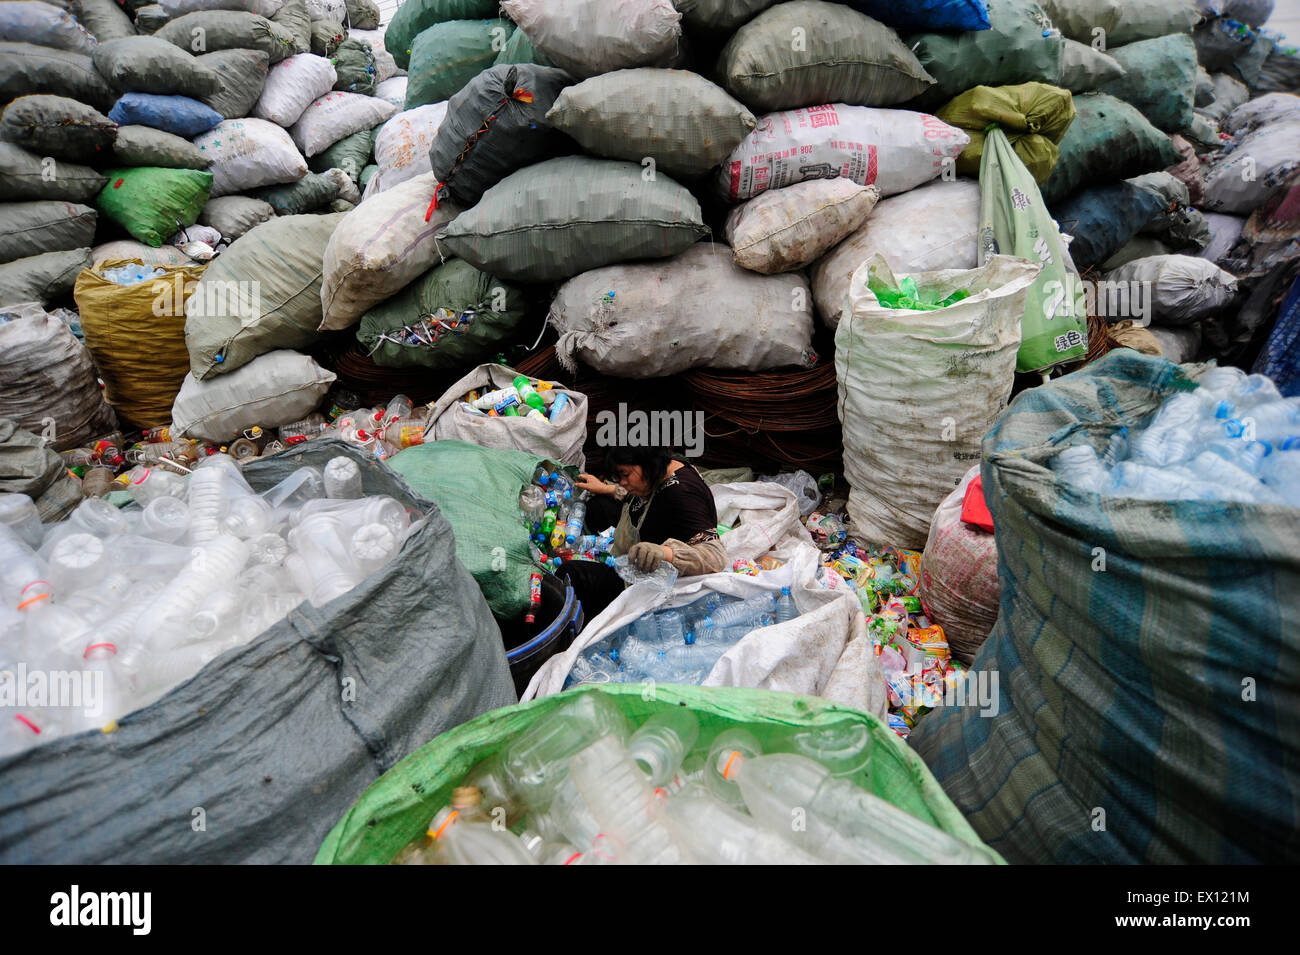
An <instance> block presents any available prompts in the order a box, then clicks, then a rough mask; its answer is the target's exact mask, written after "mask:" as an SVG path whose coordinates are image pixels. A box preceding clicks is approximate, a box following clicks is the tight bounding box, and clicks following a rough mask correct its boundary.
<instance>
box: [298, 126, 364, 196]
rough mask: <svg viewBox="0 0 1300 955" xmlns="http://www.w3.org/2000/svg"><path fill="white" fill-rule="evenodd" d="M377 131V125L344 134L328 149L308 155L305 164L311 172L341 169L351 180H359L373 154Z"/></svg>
mask: <svg viewBox="0 0 1300 955" xmlns="http://www.w3.org/2000/svg"><path fill="white" fill-rule="evenodd" d="M377 131H378V127H372V128H371V129H362V130H359V131H358V132H355V133H353V134H352V135H351V136H344V137H343V138H342V139H340V140H339V141H338V142H337V143H335V144H334V145H333V146H331V147H329V149H326V150H325V151H324V152H320V153H317V154H316V155H315V156H312V157H310V158H309V159H308V160H307V165H308V166H309V167H310V168H311V171H312V172H324V171H325V170H327V169H342V170H343V171H344V172H345V173H347V174H348V177H349V178H350V179H351V180H352V181H353V182H360V180H361V172H362V170H364V169H365V168H366V166H367V165H369V164H370V157H371V156H372V155H373V154H374V151H375V133H376V132H377ZM363 185H364V184H363Z"/></svg>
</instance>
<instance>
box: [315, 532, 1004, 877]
mask: <svg viewBox="0 0 1300 955" xmlns="http://www.w3.org/2000/svg"><path fill="white" fill-rule="evenodd" d="M457 555H458V556H460V549H459V548H457ZM585 693H603V694H605V696H606V697H608V699H609V700H610V701H611V702H612V703H613V704H614V705H615V706H616V707H617V708H618V709H619V710H620V711H621V712H622V713H623V715H624V716H626V717H628V719H629V720H631V721H632V722H633V723H634V724H640V723H643V722H644V721H645V720H647V719H649V718H650V717H651V716H654V715H655V714H657V713H662V712H664V711H666V710H668V709H669V708H671V707H675V706H686V707H688V708H689V709H690V710H691V712H693V713H694V714H695V715H696V717H697V718H698V719H699V721H700V742H699V743H697V749H698V747H699V746H701V745H707V744H708V743H709V742H711V741H712V740H713V738H714V737H715V736H716V735H717V734H718V733H720V732H722V731H723V730H727V729H737V728H739V729H745V730H748V731H749V732H750V733H753V734H754V735H755V736H756V737H757V738H758V740H759V742H760V743H761V744H764V745H771V744H774V743H777V741H778V740H780V739H781V738H782V737H786V736H788V735H789V733H790V732H791V731H793V730H799V729H810V728H820V727H832V726H852V727H857V726H862V727H865V728H866V729H867V731H868V732H869V733H870V734H871V741H872V747H871V761H870V763H869V766H868V769H867V770H866V771H865V772H862V773H859V774H856V775H854V776H853V777H850V778H851V779H852V780H853V782H855V783H857V784H858V785H860V786H863V788H865V789H868V790H870V791H873V792H874V793H875V794H876V795H877V796H880V797H881V798H882V799H884V800H886V801H888V802H890V803H893V804H894V805H895V806H897V807H899V808H900V809H903V810H906V811H907V812H909V813H911V814H912V815H913V816H915V817H916V818H918V819H920V820H921V821H923V822H926V823H928V824H930V825H932V826H935V827H937V828H939V829H941V830H943V831H944V832H946V833H948V834H949V835H951V836H953V837H954V838H956V839H958V840H960V841H962V842H965V843H967V844H969V845H976V846H980V845H983V844H982V843H981V842H980V840H979V837H978V836H976V835H975V832H974V830H972V829H971V827H970V825H969V824H968V823H967V822H966V820H965V819H964V818H962V815H961V813H960V812H958V811H957V809H956V807H954V806H953V804H952V802H951V801H950V800H949V799H948V797H947V796H946V795H944V792H943V790H942V789H940V788H939V784H938V783H936V782H935V780H934V777H933V776H932V775H931V774H930V772H929V770H928V769H926V767H925V764H924V763H922V762H921V760H920V758H918V757H917V755H916V754H915V753H913V752H912V751H911V749H909V748H908V746H907V744H906V743H904V742H903V741H902V740H900V739H899V738H898V736H897V735H895V734H894V732H893V731H892V730H890V729H889V728H888V727H887V726H886V725H885V724H884V723H882V722H881V721H880V720H879V719H877V718H876V717H874V716H872V715H870V714H868V713H861V712H859V711H857V710H852V709H849V708H848V707H846V706H843V705H840V704H838V703H832V702H831V701H829V700H824V699H821V698H820V697H813V696H800V695H798V694H794V693H778V692H775V691H772V690H750V689H742V688H739V687H722V686H711V687H703V686H677V685H663V686H656V687H655V689H654V692H653V693H647V692H646V688H645V686H644V685H642V684H630V685H612V686H607V687H595V686H584V687H578V688H575V689H573V690H569V691H567V692H565V693H560V694H557V695H555V696H548V697H543V698H542V699H540V700H532V701H530V702H528V703H517V704H515V705H514V706H505V707H502V708H501V709H499V710H493V711H492V712H491V713H485V714H483V715H482V716H480V717H478V718H476V719H473V720H471V721H470V722H468V723H462V724H461V725H460V726H457V727H456V728H455V729H452V730H449V731H448V732H446V733H443V734H442V735H441V736H439V737H437V738H436V739H434V740H433V741H432V742H430V743H429V744H428V745H426V746H424V747H422V748H421V749H419V750H417V751H416V752H414V753H412V754H411V755H410V756H408V757H407V758H406V759H404V760H402V762H400V763H398V764H397V765H396V766H394V767H393V768H392V769H391V770H389V771H388V772H387V773H385V774H384V775H383V776H382V777H380V778H379V779H378V780H377V781H376V782H374V783H373V784H372V785H371V786H370V788H369V789H367V790H366V791H365V792H364V793H362V795H361V798H360V799H358V800H357V802H356V804H355V805H353V807H352V809H351V810H349V811H348V813H347V815H345V816H344V817H343V818H342V819H340V820H339V822H338V823H337V824H336V825H335V826H334V828H333V829H332V830H330V833H329V835H328V836H326V837H325V841H324V842H323V843H322V844H321V847H320V851H319V852H317V853H316V863H317V864H318V865H358V864H371V865H383V864H386V863H388V862H390V861H391V860H392V859H393V857H394V856H395V855H397V853H398V852H399V851H401V849H402V848H404V847H405V846H406V845H407V844H408V843H409V842H410V841H411V840H412V839H414V838H415V837H417V836H419V835H420V834H421V833H422V832H424V831H425V829H426V828H427V826H428V825H429V820H430V819H432V818H433V816H434V814H435V813H436V812H437V811H438V810H439V809H441V808H442V807H443V806H445V805H447V804H448V802H449V801H450V797H451V791H452V789H453V788H455V787H456V786H457V785H459V784H460V781H461V780H462V779H463V778H464V777H465V775H466V773H468V772H469V770H470V769H471V768H472V767H473V766H474V764H475V763H477V762H479V761H480V760H482V759H485V758H486V757H488V756H491V755H493V754H494V753H497V752H499V751H500V750H501V749H502V747H503V746H505V744H506V743H508V742H509V741H510V740H512V739H514V738H515V737H516V736H518V735H519V734H520V733H522V732H523V731H524V730H526V729H527V728H528V727H529V726H531V725H532V724H533V723H535V722H537V720H539V719H542V718H544V717H547V716H549V715H551V714H552V713H554V712H555V711H556V710H558V709H560V708H561V707H563V706H565V705H566V704H568V703H569V702H570V701H572V700H573V699H575V698H576V697H577V696H579V695H581V694H585ZM985 848H986V850H987V847H985ZM989 851H991V850H989ZM999 861H1001V859H999Z"/></svg>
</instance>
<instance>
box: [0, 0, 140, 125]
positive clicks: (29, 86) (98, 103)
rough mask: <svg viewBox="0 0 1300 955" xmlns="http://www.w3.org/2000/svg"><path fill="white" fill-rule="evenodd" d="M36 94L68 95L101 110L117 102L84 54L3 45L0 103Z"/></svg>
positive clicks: (26, 44)
mask: <svg viewBox="0 0 1300 955" xmlns="http://www.w3.org/2000/svg"><path fill="white" fill-rule="evenodd" d="M109 2H110V3H111V2H112V0H109ZM118 12H119V13H120V12H121V11H118ZM35 93H49V94H52V95H55V96H67V97H68V98H70V99H75V100H80V101H81V102H83V103H85V104H86V105H88V106H93V107H94V108H95V109H98V110H106V109H109V108H110V107H112V105H113V100H114V99H115V97H114V96H113V91H112V90H110V89H109V88H108V84H107V83H105V82H104V78H103V77H102V76H100V75H99V72H98V71H97V70H96V69H95V64H94V63H93V62H92V61H91V59H90V57H88V56H86V55H85V54H84V53H69V52H67V51H66V50H55V49H53V48H51V47H48V46H36V45H35V44H32V43H0V103H8V102H9V101H10V100H14V99H17V98H18V97H19V96H28V95H31V94H35Z"/></svg>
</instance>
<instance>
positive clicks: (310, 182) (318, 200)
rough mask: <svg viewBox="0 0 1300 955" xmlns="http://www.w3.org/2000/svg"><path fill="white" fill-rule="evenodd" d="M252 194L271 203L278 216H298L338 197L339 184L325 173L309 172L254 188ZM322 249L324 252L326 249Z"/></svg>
mask: <svg viewBox="0 0 1300 955" xmlns="http://www.w3.org/2000/svg"><path fill="white" fill-rule="evenodd" d="M336 175H337V174H336ZM251 195H252V196H253V198H255V199H261V200H262V201H263V202H266V203H269V204H270V206H271V208H272V209H274V210H275V214H276V215H278V216H297V215H302V214H303V213H305V212H313V211H315V210H316V209H319V208H320V207H321V206H327V205H329V204H330V203H331V202H333V201H334V200H335V199H337V198H338V197H339V184H338V182H336V181H335V180H334V179H331V178H330V177H329V176H326V175H324V174H323V173H318V172H309V173H307V175H305V176H303V177H302V178H300V179H296V180H294V181H293V182H287V183H283V184H282V185H278V186H266V187H265V188H262V189H254V190H253V191H252V193H251ZM321 251H322V254H324V250H323V249H322V250H321Z"/></svg>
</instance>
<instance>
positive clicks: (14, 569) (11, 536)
mask: <svg viewBox="0 0 1300 955" xmlns="http://www.w3.org/2000/svg"><path fill="white" fill-rule="evenodd" d="M48 570H49V568H48V567H47V566H46V564H45V561H43V560H41V559H40V558H39V557H38V556H37V555H36V553H35V551H33V550H32V549H31V548H30V547H28V546H27V543H26V542H25V541H24V540H23V539H22V538H20V537H19V536H18V535H17V534H16V533H14V531H13V530H11V529H10V528H9V527H8V526H4V525H0V600H2V601H3V605H4V606H5V607H17V606H18V604H20V603H21V602H22V599H24V598H22V594H23V592H24V591H25V590H26V589H27V588H28V587H29V586H30V585H31V584H33V583H35V582H37V581H44V580H45V577H46V574H47V572H48ZM39 592H40V593H48V586H45V587H42V588H41V589H40V591H39Z"/></svg>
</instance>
